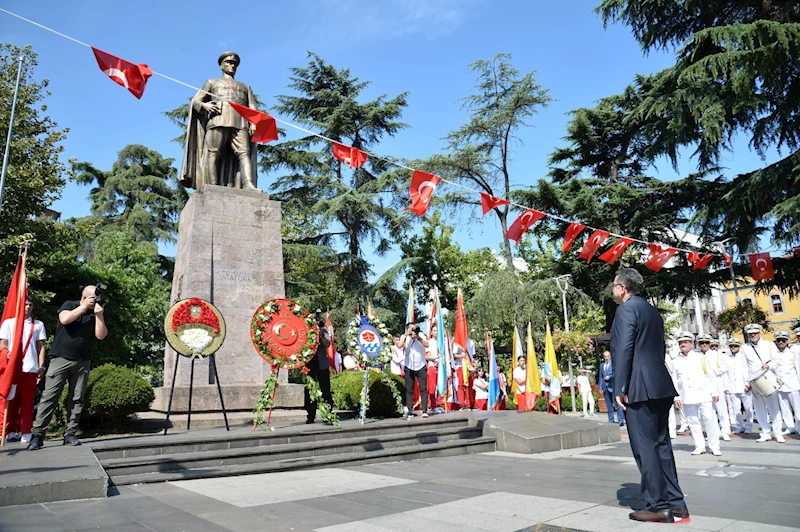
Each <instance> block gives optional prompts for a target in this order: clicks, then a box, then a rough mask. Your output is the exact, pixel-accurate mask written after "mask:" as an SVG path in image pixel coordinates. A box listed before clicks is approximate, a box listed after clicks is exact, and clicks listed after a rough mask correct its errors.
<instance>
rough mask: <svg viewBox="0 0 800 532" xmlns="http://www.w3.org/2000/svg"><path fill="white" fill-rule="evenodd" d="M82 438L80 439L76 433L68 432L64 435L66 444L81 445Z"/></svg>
mask: <svg viewBox="0 0 800 532" xmlns="http://www.w3.org/2000/svg"><path fill="white" fill-rule="evenodd" d="M80 444H81V440H79V439H78V438H77V437H76V436H75V435H74V434H67V435H66V436H64V445H76V446H77V445H80Z"/></svg>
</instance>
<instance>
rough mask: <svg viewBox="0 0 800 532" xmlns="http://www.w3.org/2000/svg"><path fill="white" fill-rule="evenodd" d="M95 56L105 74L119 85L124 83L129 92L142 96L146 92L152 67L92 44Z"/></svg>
mask: <svg viewBox="0 0 800 532" xmlns="http://www.w3.org/2000/svg"><path fill="white" fill-rule="evenodd" d="M92 52H94V58H95V59H97V66H99V67H100V70H102V71H103V74H105V75H106V76H108V77H109V78H111V79H112V81H114V82H115V83H117V84H118V85H122V86H123V87H125V88H126V89H128V92H130V93H131V94H133V95H134V96H136V97H137V98H141V97H142V94H144V88H145V86H146V85H147V80H148V79H150V76H152V75H153V71H152V70H150V67H149V66H147V65H145V64H144V63H142V64H139V65H137V64H135V63H131V62H130V61H126V60H124V59H122V58H121V57H117V56H115V55H111V54H109V53H106V52H104V51H102V50H98V49H97V48H95V47H94V46H92Z"/></svg>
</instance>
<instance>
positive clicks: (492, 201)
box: [481, 192, 511, 216]
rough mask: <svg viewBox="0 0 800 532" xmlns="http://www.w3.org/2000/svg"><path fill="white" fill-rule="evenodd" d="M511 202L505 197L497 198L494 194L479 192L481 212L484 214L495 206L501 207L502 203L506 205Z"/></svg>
mask: <svg viewBox="0 0 800 532" xmlns="http://www.w3.org/2000/svg"><path fill="white" fill-rule="evenodd" d="M509 203H511V202H510V201H508V200H507V199H503V198H498V197H496V196H492V195H491V194H487V193H486V192H481V207H483V214H484V216H485V215H486V213H487V212H489V211H491V210H492V209H494V208H495V207H502V206H503V205H508V204H509Z"/></svg>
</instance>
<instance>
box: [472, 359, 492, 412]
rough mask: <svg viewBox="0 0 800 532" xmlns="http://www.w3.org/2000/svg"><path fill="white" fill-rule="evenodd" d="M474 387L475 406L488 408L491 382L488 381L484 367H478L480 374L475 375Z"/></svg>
mask: <svg viewBox="0 0 800 532" xmlns="http://www.w3.org/2000/svg"><path fill="white" fill-rule="evenodd" d="M472 388H473V389H474V390H475V408H477V409H478V410H486V409H487V405H488V403H489V383H488V382H486V374H485V373H484V371H483V368H478V376H477V377H475V382H474V384H473V385H472Z"/></svg>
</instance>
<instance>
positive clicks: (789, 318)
mask: <svg viewBox="0 0 800 532" xmlns="http://www.w3.org/2000/svg"><path fill="white" fill-rule="evenodd" d="M745 282H746V283H749V284H744V285H742V284H738V283H737V286H738V291H739V297H740V298H741V299H742V301H744V300H745V299H749V300H750V301H751V302H752V303H753V304H754V305H756V306H757V307H758V308H760V309H761V310H763V311H764V312H765V313H766V314H767V320H768V321H769V326H770V329H771V331H769V332H764V333H763V334H762V337H763V338H766V339H767V340H774V338H773V336H772V333H773V332H774V331H777V330H780V329H788V330H789V332H790V333H791V332H792V325H793V324H794V323H795V322H797V321H798V320H800V300H798V299H791V298H790V297H789V295H788V294H786V293H784V292H781V291H780V290H777V289H773V290H770V291H769V293H768V294H764V293H758V294H756V293H755V292H754V291H753V290H754V289H755V284H753V280H752V279H750V278H747V279H745ZM722 295H723V299H724V300H725V304H726V308H733V307H735V306H736V293H735V291H734V289H733V285H731V284H727V285H725V286H724V287H723V289H722ZM734 336H736V337H737V338H739V339H740V340H742V338H741V336H740V335H739V334H736V335H734ZM792 340H793V341H794V335H792Z"/></svg>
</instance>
